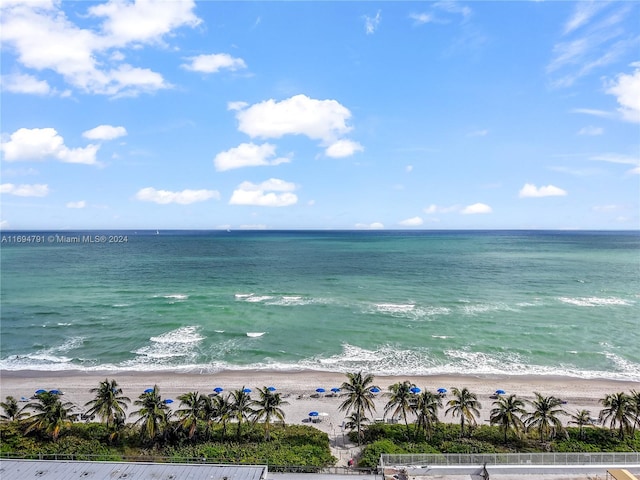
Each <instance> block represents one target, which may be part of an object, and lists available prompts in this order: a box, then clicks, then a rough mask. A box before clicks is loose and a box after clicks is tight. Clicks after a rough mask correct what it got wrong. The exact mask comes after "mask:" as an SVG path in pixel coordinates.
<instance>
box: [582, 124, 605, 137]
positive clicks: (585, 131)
mask: <svg viewBox="0 0 640 480" xmlns="http://www.w3.org/2000/svg"><path fill="white" fill-rule="evenodd" d="M603 133H604V128H602V127H593V126H591V125H589V126H588V127H582V128H581V129H580V130H578V135H589V136H596V135H602V134H603Z"/></svg>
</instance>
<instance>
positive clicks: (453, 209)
mask: <svg viewBox="0 0 640 480" xmlns="http://www.w3.org/2000/svg"><path fill="white" fill-rule="evenodd" d="M459 210H460V207H459V206H458V205H452V206H450V207H442V206H440V205H435V204H431V205H429V206H428V207H426V208H425V209H424V210H423V211H424V213H426V214H427V215H433V214H434V213H452V212H457V211H459Z"/></svg>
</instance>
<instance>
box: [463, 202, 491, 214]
mask: <svg viewBox="0 0 640 480" xmlns="http://www.w3.org/2000/svg"><path fill="white" fill-rule="evenodd" d="M492 211H493V210H492V209H491V207H490V206H489V205H486V204H484V203H474V204H473V205H467V206H466V207H464V208H463V209H462V210H460V213H462V214H463V215H474V214H476V213H491V212H492Z"/></svg>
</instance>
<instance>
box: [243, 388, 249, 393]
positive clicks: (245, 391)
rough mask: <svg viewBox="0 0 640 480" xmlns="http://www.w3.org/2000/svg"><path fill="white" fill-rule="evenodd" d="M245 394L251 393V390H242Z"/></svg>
mask: <svg viewBox="0 0 640 480" xmlns="http://www.w3.org/2000/svg"><path fill="white" fill-rule="evenodd" d="M242 391H243V392H244V393H251V389H250V388H245V389H243V390H242Z"/></svg>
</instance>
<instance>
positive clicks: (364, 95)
mask: <svg viewBox="0 0 640 480" xmlns="http://www.w3.org/2000/svg"><path fill="white" fill-rule="evenodd" d="M1 8H2V17H1V22H2V24H1V25H0V27H1V35H2V58H1V62H2V64H1V65H2V82H1V85H2V98H1V100H2V104H1V114H2V116H1V122H2V123H1V133H2V140H1V142H2V143H1V147H0V148H1V153H0V155H1V161H0V175H1V179H0V180H1V181H0V183H1V187H0V192H1V201H2V210H1V213H0V222H1V223H0V226H1V227H2V228H4V229H6V230H10V229H80V228H81V229H94V228H114V229H143V228H150V229H156V228H157V229H169V228H175V229H218V228H230V229H242V228H247V229H248V228H253V229H259V228H262V229H265V228H266V229H288V228H292V229H325V228H335V229H465V228H468V229H505V228H507V229H510V228H513V229H520V228H523V229H529V228H533V229H535V228H548V229H637V228H639V227H640V212H639V206H640V24H639V23H638V18H640V4H638V3H636V2H605V1H598V2H589V1H581V2H551V1H550V2H537V1H531V2H527V1H518V2H480V1H475V2H454V1H440V2H402V1H394V2H366V1H357V2H323V1H313V2H311V1H309V2H265V1H260V2H251V1H242V2H217V1H203V2H192V1H186V0H185V1H161V0H146V1H142V0H139V1H136V2H133V1H127V0H119V1H116V0H110V1H107V2H87V1H75V2H60V1H55V0H41V1H40V0H29V1H16V0H3V1H2V7H1Z"/></svg>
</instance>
